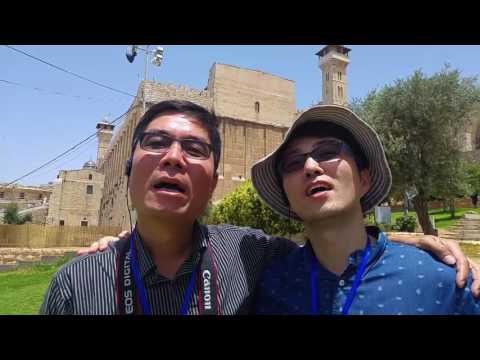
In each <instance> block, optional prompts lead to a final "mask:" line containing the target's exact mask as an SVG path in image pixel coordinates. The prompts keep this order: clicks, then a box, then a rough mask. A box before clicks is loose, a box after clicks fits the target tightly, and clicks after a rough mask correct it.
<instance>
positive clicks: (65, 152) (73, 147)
mask: <svg viewBox="0 0 480 360" xmlns="http://www.w3.org/2000/svg"><path fill="white" fill-rule="evenodd" d="M132 107H133V104H132V106H130V107H129V108H128V110H127V111H125V112H124V113H123V114H122V115H120V116H119V117H117V118H116V119H114V120H112V121H111V122H109V124H110V125H113V124H115V123H116V122H117V121H118V120H120V119H121V118H122V117H123V116H125V115H126V114H127V113H128V112H129V111H130V109H131V108H132ZM96 135H97V132H94V133H93V134H92V135H90V136H88V137H86V138H85V139H83V140H82V141H80V142H79V143H78V144H75V145H74V146H72V147H71V148H69V149H67V150H66V151H64V152H63V153H61V154H60V155H58V156H56V157H55V158H53V159H52V160H49V161H47V162H46V163H44V164H42V165H40V166H39V167H37V168H35V169H33V170H32V171H30V172H28V173H26V174H25V175H23V176H20V177H19V178H17V179H15V180H13V181H11V182H9V183H8V184H6V185H5V186H9V185H11V184H14V183H16V182H18V181H20V180H22V179H24V178H26V177H27V176H30V175H32V174H33V173H35V172H37V171H39V170H40V169H43V168H44V167H46V166H48V165H50V164H52V163H53V162H55V161H56V160H57V159H60V158H61V157H62V156H65V155H66V154H68V153H70V152H72V151H73V150H74V149H76V148H77V147H79V146H80V145H82V144H83V143H85V142H87V141H89V140H90V139H91V138H92V137H94V136H96Z"/></svg>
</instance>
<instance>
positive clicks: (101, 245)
mask: <svg viewBox="0 0 480 360" xmlns="http://www.w3.org/2000/svg"><path fill="white" fill-rule="evenodd" d="M129 236H130V232H128V231H127V230H123V231H122V232H121V233H120V234H118V236H116V237H115V236H104V237H102V238H101V239H99V240H97V241H95V242H94V243H92V245H90V246H89V247H88V248H85V249H80V250H78V251H77V256H79V255H85V254H95V253H96V252H98V251H104V250H105V249H106V248H107V247H108V244H109V243H110V242H112V241H118V240H120V239H126V238H128V237H129Z"/></svg>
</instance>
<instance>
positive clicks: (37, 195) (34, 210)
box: [0, 185, 52, 224]
mask: <svg viewBox="0 0 480 360" xmlns="http://www.w3.org/2000/svg"><path fill="white" fill-rule="evenodd" d="M51 194H52V186H50V185H43V186H24V185H10V186H6V185H0V222H2V221H3V215H4V210H5V209H6V208H7V207H8V206H9V205H10V204H12V203H15V204H17V206H18V209H19V210H20V211H19V214H20V215H22V216H24V215H27V214H31V215H32V222H33V223H35V224H44V223H45V219H46V217H47V212H48V203H49V199H50V196H51Z"/></svg>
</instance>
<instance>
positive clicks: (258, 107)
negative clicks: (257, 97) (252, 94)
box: [255, 101, 260, 114]
mask: <svg viewBox="0 0 480 360" xmlns="http://www.w3.org/2000/svg"><path fill="white" fill-rule="evenodd" d="M255 112H256V113H257V114H258V113H259V112H260V103H259V102H258V101H255Z"/></svg>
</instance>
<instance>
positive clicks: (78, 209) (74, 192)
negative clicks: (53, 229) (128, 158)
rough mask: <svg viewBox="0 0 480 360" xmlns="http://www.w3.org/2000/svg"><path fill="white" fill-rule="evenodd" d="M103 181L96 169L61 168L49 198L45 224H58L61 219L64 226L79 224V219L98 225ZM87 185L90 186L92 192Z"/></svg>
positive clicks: (101, 175)
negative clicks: (67, 169)
mask: <svg viewBox="0 0 480 360" xmlns="http://www.w3.org/2000/svg"><path fill="white" fill-rule="evenodd" d="M90 176H91V177H92V179H90ZM103 183H104V175H103V174H101V173H99V172H98V171H97V170H96V169H81V170H69V171H65V170H62V171H61V172H60V174H59V177H58V178H57V180H56V182H55V185H54V189H53V193H52V197H51V199H50V204H49V210H48V216H47V224H49V225H59V224H60V221H61V220H63V221H64V225H65V226H80V224H81V222H82V221H87V222H88V226H95V225H98V215H99V208H100V200H101V198H102V194H103ZM87 186H92V187H93V188H92V189H93V193H92V194H88V193H87Z"/></svg>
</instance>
